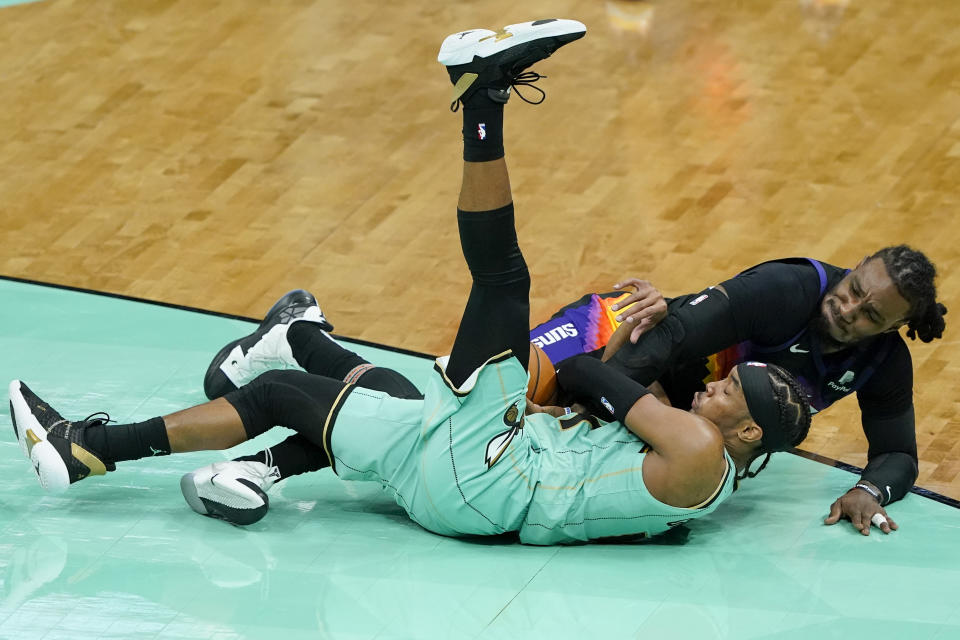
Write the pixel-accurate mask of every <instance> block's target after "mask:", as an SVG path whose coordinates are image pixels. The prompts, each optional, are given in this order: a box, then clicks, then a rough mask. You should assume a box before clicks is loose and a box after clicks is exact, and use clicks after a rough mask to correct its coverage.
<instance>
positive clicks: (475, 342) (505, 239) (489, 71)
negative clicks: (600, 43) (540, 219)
mask: <svg viewBox="0 0 960 640" xmlns="http://www.w3.org/2000/svg"><path fill="white" fill-rule="evenodd" d="M585 32H586V28H585V27H584V26H583V24H581V23H579V22H576V21H575V20H556V19H551V20H536V21H533V22H524V23H521V24H515V25H509V26H507V27H504V28H503V29H501V30H499V31H488V30H477V29H474V30H469V31H461V32H459V33H455V34H453V35H451V36H448V37H447V38H446V40H444V42H443V44H442V45H441V47H440V54H439V55H438V56H437V59H438V60H439V61H440V62H441V63H443V64H444V65H446V67H447V72H448V73H449V75H450V80H451V81H452V82H453V84H454V95H453V101H454V102H453V104H452V105H451V108H453V110H456V108H457V107H458V106H459V105H460V104H462V105H463V159H464V165H463V183H462V185H461V188H460V198H459V201H458V204H457V224H458V227H459V230H460V244H461V248H462V249H463V256H464V258H465V260H466V262H467V266H468V267H469V268H470V273H471V276H472V278H473V286H472V288H471V290H470V297H469V298H468V300H467V305H466V308H465V309H464V313H463V317H462V318H461V321H460V327H459V329H458V331H457V337H456V340H455V341H454V344H453V348H452V350H451V354H450V360H449V362H448V364H447V366H446V374H447V377H448V378H449V380H450V382H451V383H452V384H453V385H454V386H455V387H460V386H461V385H462V384H463V383H464V382H465V381H466V380H467V379H468V378H469V376H470V375H471V373H472V372H473V371H474V370H475V369H476V368H477V367H479V366H480V365H482V364H483V363H484V362H486V361H487V360H489V359H490V358H492V357H494V356H496V355H498V354H501V353H504V352H506V351H508V350H509V351H510V352H512V353H513V355H514V356H515V357H516V358H517V360H518V361H519V362H520V364H521V366H523V368H524V369H526V367H527V361H528V358H529V348H530V345H529V340H530V336H529V329H530V325H529V322H530V303H529V291H530V274H529V271H528V270H527V265H526V263H525V262H524V259H523V255H522V253H521V251H520V247H519V245H518V243H517V234H516V229H515V225H514V212H513V196H512V193H511V190H510V179H509V175H508V172H507V165H506V162H505V160H504V148H503V107H504V103H505V102H506V101H507V99H508V98H509V96H510V90H511V88H512V87H515V86H518V85H526V84H529V83H530V82H532V81H534V80H536V79H538V78H539V77H540V76H539V75H538V74H536V73H533V72H526V73H525V72H524V70H525V69H527V68H528V67H529V66H530V65H532V64H534V63H535V62H538V61H540V60H543V59H544V58H546V57H548V56H550V55H551V54H552V53H553V52H554V51H556V50H557V49H558V48H560V47H562V46H563V45H565V44H567V43H569V42H572V41H573V40H576V39H578V38H580V37H582V36H583V35H584V33H585ZM522 97H523V96H521V98H522ZM527 102H531V101H530V100H527Z"/></svg>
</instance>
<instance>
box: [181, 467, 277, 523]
mask: <svg viewBox="0 0 960 640" xmlns="http://www.w3.org/2000/svg"><path fill="white" fill-rule="evenodd" d="M199 475H200V473H199V472H197V471H191V472H190V473H187V474H184V475H183V477H181V478H180V492H181V493H182V494H183V499H184V500H186V501H187V504H188V505H189V506H190V508H191V509H193V510H194V511H196V512H197V513H199V514H200V515H202V516H207V517H208V518H214V519H216V520H223V521H224V522H229V523H230V524H234V525H238V526H247V525H251V524H254V523H255V522H259V521H260V520H261V519H262V518H263V516H265V515H267V511H268V510H269V508H270V498H268V497H267V494H266V493H264V492H263V491H262V490H261V489H260V487H258V486H256V485H255V484H253V483H252V482H250V481H249V480H246V479H243V478H241V479H239V480H237V482H239V483H241V484H243V485H244V486H246V487H247V488H249V489H250V491H251V492H252V493H253V494H255V495H256V496H258V497H259V498H260V499H261V500H262V501H263V504H262V505H261V506H259V507H254V508H252V509H244V508H238V507H231V506H230V505H228V504H225V501H226V500H230V499H234V500H236V499H237V494H236V493H235V492H231V491H227V490H225V489H222V488H220V487H218V486H217V485H216V483H214V482H213V478H215V477H216V474H214V476H213V477H211V478H210V480H205V481H204V480H201V482H204V483H205V485H206V487H205V490H206V491H208V492H210V493H211V496H212V498H211V499H208V498H204V497H203V496H201V495H200V490H199V488H198V487H197V476H199ZM218 500H219V501H218Z"/></svg>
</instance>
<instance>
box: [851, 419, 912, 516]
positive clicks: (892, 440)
mask: <svg viewBox="0 0 960 640" xmlns="http://www.w3.org/2000/svg"><path fill="white" fill-rule="evenodd" d="M914 422H915V420H914V415H913V407H910V409H908V410H907V411H905V412H904V413H902V414H900V415H897V416H893V417H887V418H877V417H872V416H867V415H864V416H863V431H864V433H865V434H866V436H867V441H868V442H869V443H870V450H869V451H868V453H867V458H868V460H869V462H868V463H867V466H866V468H865V469H864V470H863V475H862V476H861V478H863V479H864V480H868V481H870V482H872V483H873V484H875V485H876V486H877V488H878V489H880V493H881V494H882V496H883V500H881V504H889V503H891V502H894V501H896V500H899V499H901V498H902V497H903V496H905V495H907V492H908V491H910V488H911V487H912V486H913V483H914V482H915V481H916V479H917V473H918V467H917V434H916V430H915V428H914Z"/></svg>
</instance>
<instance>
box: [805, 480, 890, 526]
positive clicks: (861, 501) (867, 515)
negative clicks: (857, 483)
mask: <svg viewBox="0 0 960 640" xmlns="http://www.w3.org/2000/svg"><path fill="white" fill-rule="evenodd" d="M842 519H843V520H849V521H850V522H851V524H853V526H854V528H855V529H856V530H857V531H859V532H860V533H862V534H863V535H865V536H868V535H870V526H871V523H872V524H875V525H877V526H878V527H879V528H880V530H881V531H883V532H884V533H890V532H891V531H896V530H897V529H898V528H899V527H898V525H897V523H896V522H894V521H893V519H892V518H891V517H890V516H888V515H887V512H886V511H885V510H884V508H883V507H881V506H880V503H879V502H877V499H876V498H874V497H873V496H871V495H870V494H869V493H867V492H866V491H863V490H861V489H857V488H856V487H854V488H853V489H850V490H849V491H847V492H846V493H845V494H843V495H842V496H840V497H839V498H838V499H837V500H836V501H834V503H833V504H832V505H830V515H828V516H827V517H826V518H824V520H823V522H824V524H836V523H837V522H839V521H840V520H842Z"/></svg>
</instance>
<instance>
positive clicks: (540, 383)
mask: <svg viewBox="0 0 960 640" xmlns="http://www.w3.org/2000/svg"><path fill="white" fill-rule="evenodd" d="M527 371H528V372H529V373H530V381H529V382H527V397H528V398H529V399H530V400H532V401H533V402H535V403H537V404H547V403H549V402H550V400H551V398H553V394H554V392H555V391H556V390H557V372H556V370H555V369H554V368H553V363H552V362H550V358H549V357H547V354H546V353H544V352H543V349H541V348H540V347H538V346H537V345H535V344H533V343H532V342H531V343H530V363H529V364H528V365H527Z"/></svg>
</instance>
